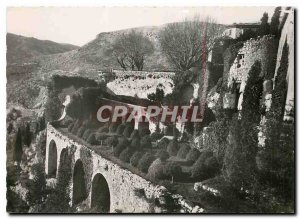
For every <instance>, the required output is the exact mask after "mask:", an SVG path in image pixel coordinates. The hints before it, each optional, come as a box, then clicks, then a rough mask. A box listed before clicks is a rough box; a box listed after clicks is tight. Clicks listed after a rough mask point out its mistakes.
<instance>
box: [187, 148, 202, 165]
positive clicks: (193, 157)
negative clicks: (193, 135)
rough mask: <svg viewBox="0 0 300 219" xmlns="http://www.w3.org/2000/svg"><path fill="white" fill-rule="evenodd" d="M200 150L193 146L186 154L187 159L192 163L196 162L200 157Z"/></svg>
mask: <svg viewBox="0 0 300 219" xmlns="http://www.w3.org/2000/svg"><path fill="white" fill-rule="evenodd" d="M199 156H200V151H199V150H198V149H196V148H192V149H191V150H190V151H189V153H188V154H187V156H186V160H187V161H188V163H189V164H190V165H192V164H194V163H195V161H196V160H197V159H198V158H199Z"/></svg>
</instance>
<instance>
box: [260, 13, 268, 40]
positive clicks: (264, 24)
mask: <svg viewBox="0 0 300 219" xmlns="http://www.w3.org/2000/svg"><path fill="white" fill-rule="evenodd" d="M268 20H269V16H268V13H267V12H265V13H264V14H263V16H262V18H261V19H260V21H261V23H260V26H259V29H258V35H259V36H264V35H267V34H269V32H270V27H269V23H268Z"/></svg>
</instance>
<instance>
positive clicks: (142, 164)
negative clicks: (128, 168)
mask: <svg viewBox="0 0 300 219" xmlns="http://www.w3.org/2000/svg"><path fill="white" fill-rule="evenodd" d="M154 160H155V157H154V156H153V155H152V154H151V153H149V152H147V153H145V154H144V155H143V156H142V158H141V159H140V161H139V163H138V166H137V167H138V168H139V169H140V170H141V171H142V172H144V173H147V172H148V169H149V167H150V165H151V164H152V162H153V161H154Z"/></svg>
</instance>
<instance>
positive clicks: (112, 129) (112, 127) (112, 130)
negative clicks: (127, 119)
mask: <svg viewBox="0 0 300 219" xmlns="http://www.w3.org/2000/svg"><path fill="white" fill-rule="evenodd" d="M117 128H118V124H117V123H115V122H113V123H111V124H110V125H109V128H108V129H109V132H110V133H115V132H116V131H117Z"/></svg>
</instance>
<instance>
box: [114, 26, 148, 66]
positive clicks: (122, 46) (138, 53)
mask: <svg viewBox="0 0 300 219" xmlns="http://www.w3.org/2000/svg"><path fill="white" fill-rule="evenodd" d="M112 52H113V55H114V56H115V58H116V59H117V62H118V63H119V65H120V66H121V67H122V68H123V69H124V70H127V68H130V69H131V70H135V68H136V69H137V70H138V71H142V70H143V67H144V62H145V59H146V57H147V56H148V55H150V54H152V53H153V52H154V46H153V43H152V42H151V41H150V40H149V39H148V38H147V37H146V36H144V35H143V33H141V32H137V31H135V30H132V31H131V32H129V33H127V34H122V35H120V36H119V37H118V38H117V39H116V40H115V41H114V43H113V45H112Z"/></svg>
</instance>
